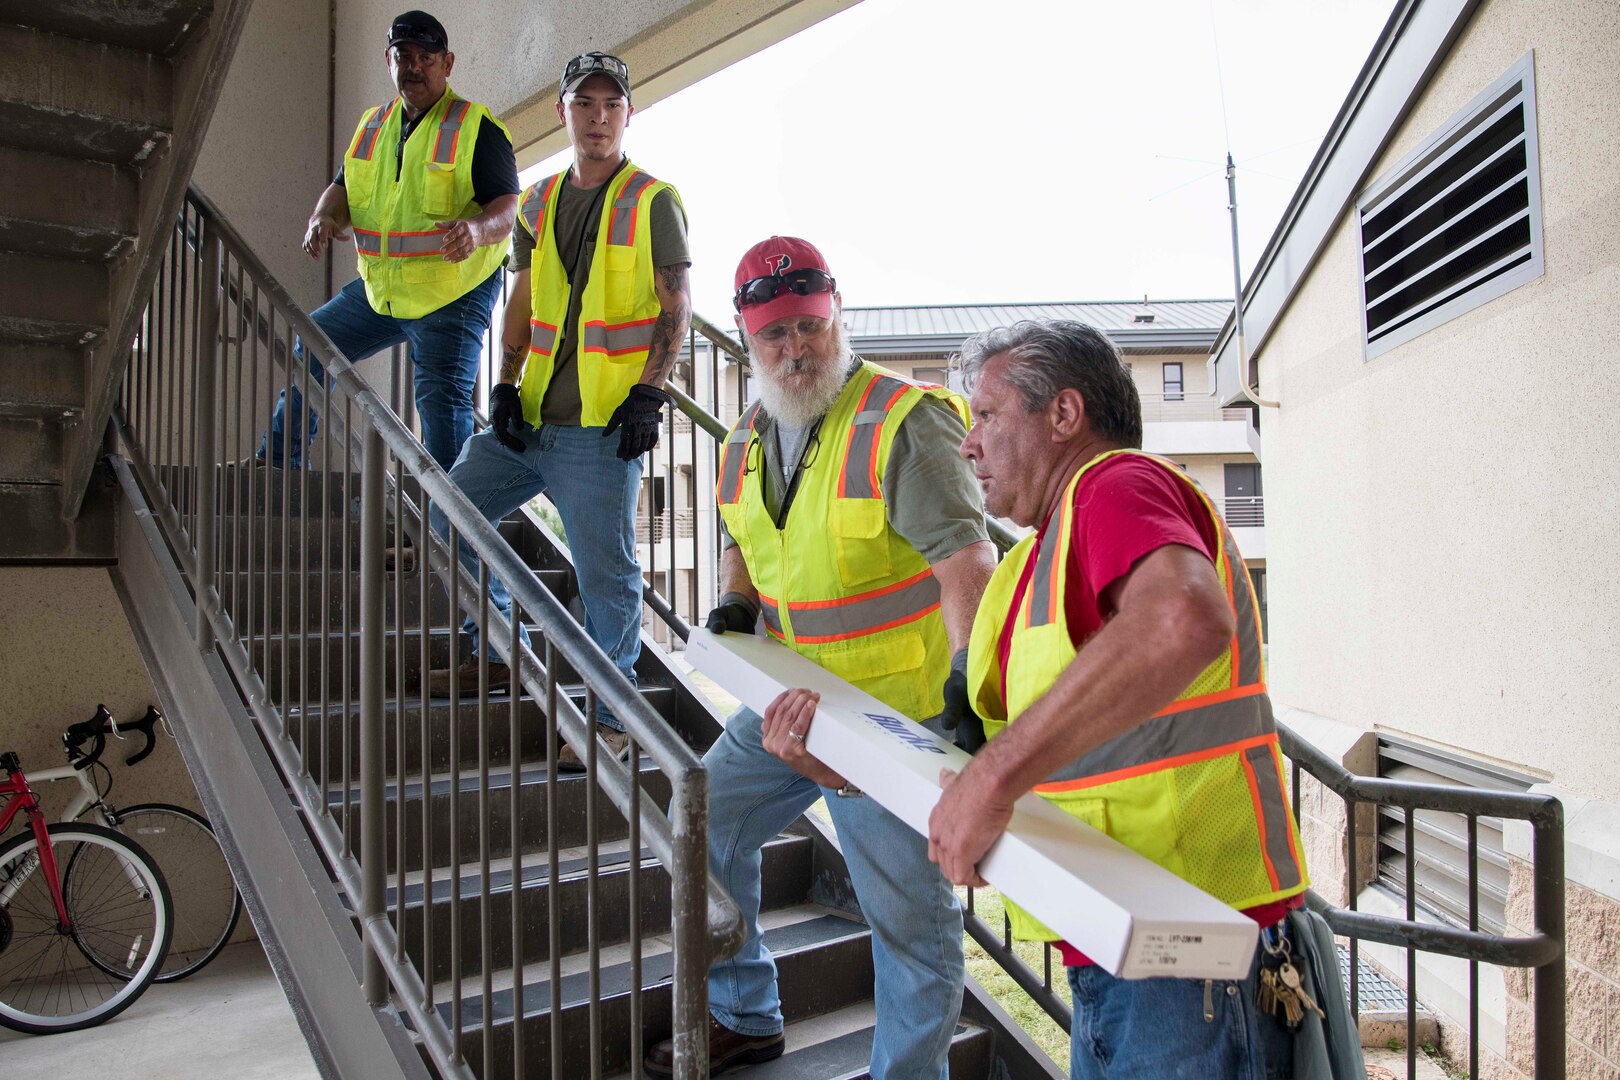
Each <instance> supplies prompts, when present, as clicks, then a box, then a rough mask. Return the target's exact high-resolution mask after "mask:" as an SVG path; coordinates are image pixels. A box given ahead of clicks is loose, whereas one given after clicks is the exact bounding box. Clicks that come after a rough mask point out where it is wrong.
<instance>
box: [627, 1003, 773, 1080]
mask: <svg viewBox="0 0 1620 1080" xmlns="http://www.w3.org/2000/svg"><path fill="white" fill-rule="evenodd" d="M786 1046H787V1039H786V1038H785V1037H784V1036H783V1035H782V1033H781V1032H780V1031H778V1032H777V1033H776V1034H775V1035H744V1034H742V1033H741V1032H738V1031H732V1030H731V1029H730V1028H728V1027H726V1026H725V1025H724V1024H722V1023H721V1022H720V1021H718V1020H716V1019H715V1018H714V1017H712V1016H711V1017H709V1075H710V1076H718V1075H719V1074H720V1073H723V1072H726V1071H727V1070H730V1069H735V1068H737V1066H739V1065H758V1064H759V1063H760V1062H763V1061H775V1060H776V1059H777V1058H779V1057H781V1056H782V1050H783V1049H784V1048H785V1047H786ZM641 1065H642V1068H643V1069H644V1070H645V1071H646V1073H647V1075H648V1076H657V1077H665V1076H674V1075H675V1042H674V1040H672V1039H665V1040H664V1041H663V1042H661V1043H659V1044H658V1045H657V1046H655V1047H653V1048H652V1052H651V1053H649V1054H648V1055H647V1059H646V1060H645V1061H643V1062H642V1063H641Z"/></svg>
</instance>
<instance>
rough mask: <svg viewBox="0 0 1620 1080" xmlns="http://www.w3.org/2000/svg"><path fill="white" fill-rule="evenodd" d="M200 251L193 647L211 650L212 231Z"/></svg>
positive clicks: (215, 307)
mask: <svg viewBox="0 0 1620 1080" xmlns="http://www.w3.org/2000/svg"><path fill="white" fill-rule="evenodd" d="M198 242H199V243H200V244H202V245H203V250H202V275H201V278H202V280H201V288H202V305H201V306H202V311H201V312H200V313H199V315H198V321H199V323H200V324H201V327H200V329H199V331H198V336H199V339H200V346H201V347H200V349H199V351H198V356H197V455H196V469H197V510H198V517H197V625H196V634H197V648H198V649H199V650H201V651H202V652H205V653H209V652H213V651H214V628H213V624H212V623H211V622H210V621H209V609H210V608H211V606H212V605H213V603H214V600H213V598H212V597H211V596H210V595H209V594H210V593H211V592H212V591H213V590H214V585H215V578H214V556H215V549H214V544H215V541H216V534H215V532H214V499H215V491H214V482H215V478H216V477H218V475H219V466H218V461H219V452H218V450H217V449H216V446H215V444H216V442H217V436H218V433H217V431H216V428H215V422H216V419H217V417H218V408H217V404H216V400H215V398H216V393H215V377H216V375H217V374H218V372H219V244H218V242H217V241H215V240H214V237H213V235H212V233H210V235H208V236H207V237H203V238H199V240H198Z"/></svg>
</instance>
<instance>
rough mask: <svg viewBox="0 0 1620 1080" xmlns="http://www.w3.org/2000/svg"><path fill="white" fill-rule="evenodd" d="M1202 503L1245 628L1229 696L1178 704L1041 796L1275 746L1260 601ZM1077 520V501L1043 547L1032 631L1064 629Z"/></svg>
mask: <svg viewBox="0 0 1620 1080" xmlns="http://www.w3.org/2000/svg"><path fill="white" fill-rule="evenodd" d="M1170 467H1172V468H1173V467H1174V466H1173V465H1172V466H1170ZM1199 501H1200V502H1201V503H1202V504H1203V505H1204V507H1205V510H1206V512H1207V513H1208V514H1209V515H1210V518H1211V520H1213V521H1214V522H1215V523H1216V525H1217V526H1218V527H1219V529H1220V534H1221V559H1220V563H1221V564H1223V565H1224V567H1225V580H1223V581H1222V582H1221V587H1222V589H1223V590H1225V592H1226V594H1227V596H1228V597H1229V598H1230V599H1231V603H1232V613H1233V615H1234V617H1235V621H1236V624H1237V625H1236V630H1235V632H1234V633H1233V635H1232V640H1231V642H1230V644H1229V646H1228V650H1229V652H1230V654H1231V658H1232V671H1231V675H1230V677H1229V679H1228V682H1227V686H1226V688H1225V689H1221V690H1217V691H1214V692H1211V693H1207V694H1200V695H1197V696H1194V697H1185V698H1180V699H1178V700H1176V701H1173V702H1171V703H1170V704H1169V705H1167V706H1165V707H1164V708H1163V709H1160V710H1159V711H1158V712H1157V713H1155V714H1154V716H1153V717H1152V718H1151V719H1150V720H1148V721H1147V722H1146V723H1144V724H1141V725H1139V726H1137V727H1135V728H1133V729H1132V730H1130V731H1128V732H1126V733H1125V734H1123V735H1120V736H1116V737H1115V738H1113V739H1110V740H1109V741H1108V742H1106V743H1104V744H1103V745H1102V746H1099V747H1097V749H1095V750H1093V751H1091V752H1090V753H1089V754H1086V755H1085V756H1084V757H1081V758H1079V759H1078V760H1075V761H1072V762H1070V763H1069V764H1068V765H1066V766H1064V767H1063V768H1061V769H1059V770H1058V771H1057V772H1055V773H1053V774H1052V775H1051V776H1049V777H1047V779H1046V780H1045V781H1044V782H1043V783H1041V784H1039V785H1037V790H1039V791H1070V790H1074V789H1077V788H1081V787H1095V786H1096V785H1098V784H1105V783H1109V782H1111V781H1114V780H1123V779H1126V778H1127V777H1130V776H1134V775H1138V774H1140V773H1144V772H1150V771H1152V770H1154V769H1160V768H1170V767H1173V766H1175V765H1181V764H1190V763H1192V762H1195V761H1203V760H1207V759H1208V758H1211V757H1218V756H1220V755H1221V754H1225V753H1232V752H1234V751H1235V750H1237V749H1238V748H1239V746H1238V744H1243V743H1246V742H1248V741H1252V740H1255V739H1260V738H1266V737H1269V738H1272V739H1275V737H1276V736H1275V734H1274V733H1273V725H1272V724H1271V723H1270V702H1269V701H1268V700H1267V699H1266V698H1265V697H1264V696H1263V695H1264V694H1265V691H1266V688H1265V684H1264V683H1262V682H1261V681H1260V676H1261V667H1260V650H1259V647H1258V643H1259V641H1260V620H1259V613H1258V612H1257V611H1256V610H1255V606H1254V593H1253V592H1252V591H1251V590H1250V589H1249V588H1247V582H1243V583H1239V582H1238V581H1237V580H1236V578H1235V577H1234V574H1236V573H1238V572H1241V571H1242V568H1243V555H1242V554H1241V553H1240V552H1239V551H1238V548H1237V541H1236V540H1235V539H1234V538H1233V536H1232V530H1231V529H1229V528H1227V527H1226V523H1225V522H1224V521H1222V520H1221V518H1220V515H1219V514H1217V513H1216V512H1215V508H1214V506H1213V505H1212V504H1211V503H1210V502H1209V500H1208V499H1207V498H1206V497H1205V496H1204V495H1203V494H1202V493H1199ZM1073 513H1074V500H1073V499H1072V498H1067V499H1066V501H1065V503H1064V507H1063V510H1062V512H1061V514H1060V516H1059V517H1058V518H1057V520H1055V521H1053V522H1052V525H1051V531H1050V533H1049V535H1048V536H1046V537H1045V541H1046V542H1043V543H1042V544H1041V551H1040V555H1039V557H1038V559H1037V561H1036V564H1035V571H1034V576H1033V578H1032V580H1031V582H1030V589H1031V596H1030V604H1029V617H1028V618H1029V621H1028V623H1027V624H1026V625H1028V626H1031V627H1035V626H1045V625H1050V624H1052V623H1055V622H1057V614H1058V613H1057V605H1058V604H1059V603H1060V602H1061V600H1060V597H1061V592H1062V585H1061V579H1062V574H1063V572H1064V570H1065V569H1066V568H1065V567H1063V566H1062V565H1061V564H1060V563H1059V559H1058V553H1059V552H1060V551H1064V552H1066V551H1067V550H1068V548H1067V545H1066V544H1064V543H1062V542H1061V538H1062V537H1064V536H1067V535H1068V533H1069V530H1070V529H1071V528H1072V516H1073ZM1256 697H1259V698H1260V699H1261V701H1262V703H1263V708H1256V707H1255V702H1254V701H1253V700H1251V699H1253V698H1256Z"/></svg>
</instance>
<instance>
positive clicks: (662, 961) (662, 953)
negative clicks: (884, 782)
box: [434, 904, 871, 1031]
mask: <svg viewBox="0 0 1620 1080" xmlns="http://www.w3.org/2000/svg"><path fill="white" fill-rule="evenodd" d="M760 923H761V925H762V926H763V927H764V931H765V935H764V939H765V945H766V947H767V948H769V949H770V950H771V953H772V954H773V955H774V956H776V957H777V959H778V960H781V959H782V958H784V957H787V956H790V955H793V954H795V953H802V952H810V951H814V950H816V949H818V948H820V947H822V946H825V945H829V944H832V943H834V942H842V941H850V940H854V939H862V938H866V937H868V936H869V935H870V933H871V931H870V930H868V929H867V926H866V924H865V923H864V922H859V921H857V920H855V919H853V918H851V917H849V916H847V915H844V914H841V913H838V912H835V911H833V910H832V909H830V908H825V907H822V906H821V905H819V904H800V905H796V906H794V907H791V908H783V909H780V910H778V911H774V912H762V913H761V914H760ZM600 953H601V960H600V965H601V966H600V972H599V980H600V982H599V984H600V987H601V997H602V998H603V999H604V1000H605V999H607V998H610V997H616V996H619V995H622V994H628V993H629V989H630V962H629V955H630V954H629V946H628V945H617V946H613V947H611V948H603V949H601V950H600ZM673 956H674V954H673V952H672V951H671V949H670V945H669V937H668V935H667V934H665V935H653V934H644V935H643V938H642V956H641V981H642V986H643V987H644V988H645V987H651V986H656V985H658V984H660V983H666V982H668V981H669V979H670V976H671V973H672V971H673V967H674V964H673ZM588 964H589V957H588V954H584V953H579V954H574V955H571V956H566V957H563V958H562V963H561V967H562V972H563V976H562V1001H563V1008H564V1009H568V1008H572V1007H574V1006H577V1005H583V1004H585V1003H587V1002H588V1001H589V1000H590V981H589V980H590V972H589V967H588ZM524 971H525V976H526V977H525V979H524V982H523V1016H524V1017H525V1018H532V1017H536V1016H545V1015H548V1014H549V1013H550V1010H551V980H550V965H549V964H536V965H528V966H526V967H525V969H524ZM531 971H532V972H535V973H536V976H537V977H534V978H529V977H527V976H528V973H529V972H531ZM512 976H513V971H512V970H511V969H508V970H506V971H501V972H496V973H494V978H493V982H494V985H495V986H496V989H495V990H494V992H493V993H492V994H491V1000H490V1004H491V1017H492V1019H491V1022H492V1023H495V1024H500V1023H508V1022H510V1021H511V1020H512V1017H513V1003H514V996H513V993H512V988H511V984H512ZM462 985H463V989H464V991H466V988H467V981H465V980H464V981H463V984H462ZM452 987H453V984H452V983H449V982H446V983H442V984H439V985H438V986H436V987H435V993H434V998H435V1000H436V1002H437V1005H436V1008H437V1009H438V1010H439V1013H440V1015H441V1016H442V1017H444V1019H445V1021H446V1022H447V1023H448V1022H449V1019H450V990H451V989H452ZM483 1015H484V1010H483V996H482V992H481V989H480V990H479V991H476V992H464V994H463V997H462V1001H461V1022H462V1030H463V1031H470V1030H477V1029H479V1028H481V1027H482V1025H483Z"/></svg>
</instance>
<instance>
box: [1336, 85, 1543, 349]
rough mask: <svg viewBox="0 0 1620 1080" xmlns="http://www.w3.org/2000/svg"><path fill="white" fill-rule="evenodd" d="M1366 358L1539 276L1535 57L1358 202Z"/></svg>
mask: <svg viewBox="0 0 1620 1080" xmlns="http://www.w3.org/2000/svg"><path fill="white" fill-rule="evenodd" d="M1356 209H1357V213H1358V217H1359V220H1360V225H1361V275H1362V316H1363V319H1362V322H1363V333H1364V335H1365V336H1364V338H1363V343H1364V345H1365V350H1366V356H1367V359H1369V360H1370V359H1372V358H1373V357H1375V356H1377V355H1379V354H1380V353H1382V352H1385V351H1387V350H1389V349H1392V348H1394V347H1395V346H1396V345H1399V344H1401V343H1402V342H1405V341H1410V340H1411V339H1412V338H1414V337H1417V336H1418V335H1419V334H1421V333H1423V332H1424V331H1426V330H1430V329H1432V328H1434V327H1436V326H1438V325H1440V324H1441V323H1443V322H1446V321H1447V320H1449V319H1453V318H1456V317H1457V316H1458V315H1460V314H1462V313H1463V312H1465V311H1469V310H1471V309H1473V308H1475V307H1478V306H1479V305H1481V304H1483V303H1485V302H1486V301H1488V300H1492V299H1494V298H1495V297H1498V296H1501V295H1502V294H1503V293H1505V292H1508V291H1509V290H1511V289H1515V288H1517V287H1519V286H1520V285H1523V284H1524V283H1525V282H1527V281H1530V280H1532V279H1534V278H1537V277H1540V276H1541V273H1542V268H1543V263H1542V254H1541V181H1540V170H1539V157H1538V152H1537V145H1536V107H1535V65H1534V54H1533V53H1526V54H1525V55H1524V56H1523V57H1522V58H1521V59H1520V60H1519V61H1518V62H1517V63H1515V64H1514V65H1513V67H1512V68H1510V69H1509V70H1508V72H1507V74H1506V75H1503V76H1502V77H1501V78H1500V79H1498V80H1497V81H1496V82H1495V83H1494V84H1493V85H1492V86H1491V87H1490V88H1489V89H1487V90H1486V91H1485V92H1484V93H1482V94H1480V95H1479V96H1478V97H1476V98H1475V99H1474V100H1473V101H1471V102H1470V103H1469V104H1468V106H1467V107H1466V108H1464V109H1463V110H1462V112H1460V113H1458V114H1457V115H1456V116H1454V117H1453V118H1452V119H1451V120H1450V121H1449V122H1448V123H1447V124H1446V125H1445V126H1444V127H1443V128H1441V129H1440V131H1438V132H1436V133H1435V134H1434V135H1433V136H1431V137H1430V139H1429V140H1428V141H1427V142H1425V143H1424V144H1423V145H1422V146H1420V147H1418V148H1417V149H1416V150H1415V151H1413V152H1412V153H1411V154H1410V155H1408V156H1407V157H1406V158H1405V159H1404V160H1403V161H1402V162H1401V163H1400V164H1398V165H1396V166H1395V167H1394V168H1393V169H1391V170H1390V171H1389V172H1388V173H1386V174H1384V176H1382V177H1380V178H1379V179H1378V180H1377V181H1376V182H1374V184H1373V185H1372V186H1371V187H1370V188H1369V189H1368V190H1367V191H1366V192H1365V193H1364V194H1363V195H1362V197H1361V198H1360V200H1358V202H1357V204H1356Z"/></svg>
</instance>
